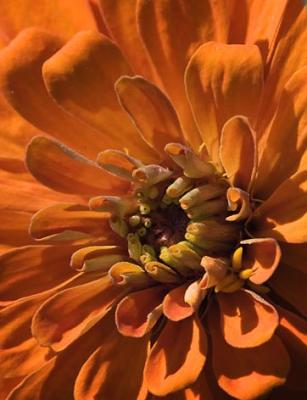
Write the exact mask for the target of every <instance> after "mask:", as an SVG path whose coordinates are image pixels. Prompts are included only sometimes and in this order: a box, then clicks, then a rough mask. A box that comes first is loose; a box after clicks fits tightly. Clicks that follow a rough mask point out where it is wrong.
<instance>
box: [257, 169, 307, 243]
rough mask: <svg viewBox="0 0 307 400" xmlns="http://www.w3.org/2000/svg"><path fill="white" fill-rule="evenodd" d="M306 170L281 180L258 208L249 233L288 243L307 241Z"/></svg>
mask: <svg viewBox="0 0 307 400" xmlns="http://www.w3.org/2000/svg"><path fill="white" fill-rule="evenodd" d="M306 192H307V170H305V171H301V172H298V173H296V174H294V175H293V176H291V178H289V179H287V180H286V181H284V182H283V183H282V184H281V185H280V186H278V188H277V189H276V190H275V191H274V192H273V194H272V195H271V196H270V197H269V198H268V199H267V200H266V201H265V202H264V203H263V204H261V205H260V207H259V208H257V210H256V212H255V214H254V216H253V220H252V231H253V233H255V234H256V236H260V237H272V238H275V239H277V240H281V241H284V242H289V243H304V242H306V241H307V195H306Z"/></svg>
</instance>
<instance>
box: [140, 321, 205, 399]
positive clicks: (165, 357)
mask: <svg viewBox="0 0 307 400" xmlns="http://www.w3.org/2000/svg"><path fill="white" fill-rule="evenodd" d="M206 353H207V338H206V334H205V331H204V330H203V327H202V325H201V323H200V321H199V320H198V319H197V317H196V318H193V317H190V318H186V319H184V320H182V321H180V322H172V321H167V323H166V325H165V327H164V328H163V330H162V332H161V333H160V335H159V337H158V339H157V342H156V343H155V344H154V346H153V347H152V349H151V351H150V354H149V356H148V359H147V361H146V365H145V370H144V377H145V380H146V385H147V387H148V389H149V391H150V392H152V393H153V394H155V395H158V396H165V395H166V394H168V393H170V392H173V391H176V390H179V389H183V388H184V387H186V386H188V385H190V384H192V383H193V382H195V381H196V379H197V378H198V376H199V374H200V372H201V370H202V368H203V366H204V363H205V360H206Z"/></svg>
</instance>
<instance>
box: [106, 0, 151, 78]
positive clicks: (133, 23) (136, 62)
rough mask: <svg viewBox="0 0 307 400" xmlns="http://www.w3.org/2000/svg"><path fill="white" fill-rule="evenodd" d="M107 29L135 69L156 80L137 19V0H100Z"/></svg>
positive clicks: (140, 73) (138, 72)
mask: <svg viewBox="0 0 307 400" xmlns="http://www.w3.org/2000/svg"><path fill="white" fill-rule="evenodd" d="M98 2H99V4H100V6H101V10H102V13H103V18H104V20H105V22H106V25H107V29H108V31H109V32H110V33H111V36H112V38H113V39H114V40H115V42H116V43H117V44H118V46H119V48H120V49H121V50H122V52H123V54H124V55H125V58H126V59H127V60H128V62H129V65H131V66H132V68H133V71H134V72H135V73H137V74H139V75H142V76H144V77H145V78H147V79H151V78H153V79H154V80H155V81H156V78H155V76H156V74H155V71H154V70H153V67H152V65H151V62H150V60H149V58H148V55H147V53H146V50H145V47H144V44H143V42H142V40H141V38H140V34H139V31H138V26H137V20H136V7H137V0H129V1H127V2H123V1H122V0H98Z"/></svg>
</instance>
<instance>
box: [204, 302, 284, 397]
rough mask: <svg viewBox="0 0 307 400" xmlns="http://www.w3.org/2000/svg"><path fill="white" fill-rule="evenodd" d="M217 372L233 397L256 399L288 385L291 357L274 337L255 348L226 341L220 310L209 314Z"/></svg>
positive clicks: (215, 369) (213, 357)
mask: <svg viewBox="0 0 307 400" xmlns="http://www.w3.org/2000/svg"><path fill="white" fill-rule="evenodd" d="M209 327H210V332H211V337H212V359H213V370H214V374H215V376H216V379H217V381H218V384H219V386H220V387H221V388H222V389H223V390H225V392H226V393H228V394H229V395H230V396H233V397H235V398H237V399H241V400H253V399H256V398H258V397H260V396H262V395H264V394H266V393H269V392H270V390H271V389H272V388H274V387H275V386H280V385H282V384H284V383H285V381H286V376H287V373H288V371H289V367H290V360H289V355H288V353H287V351H286V349H285V347H284V346H283V344H282V342H281V340H280V339H279V338H278V337H277V336H276V335H274V336H273V337H272V338H271V339H270V340H269V341H268V342H266V343H264V344H262V345H261V346H258V347H253V348H251V349H238V348H236V347H233V346H230V345H229V344H227V343H226V342H225V341H224V338H223V336H222V333H221V330H220V326H219V317H218V310H217V309H216V308H212V309H210V311H209Z"/></svg>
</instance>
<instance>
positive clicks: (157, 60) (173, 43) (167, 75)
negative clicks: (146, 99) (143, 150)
mask: <svg viewBox="0 0 307 400" xmlns="http://www.w3.org/2000/svg"><path fill="white" fill-rule="evenodd" d="M226 14H227V10H226V7H225V5H224V4H222V2H216V1H212V0H206V1H198V0H192V1H191V0H183V1H181V2H179V3H176V7H174V5H173V2H172V1H170V0H167V1H163V0H154V1H147V0H141V1H139V2H138V8H137V18H138V24H139V30H140V34H141V37H142V40H143V42H144V44H145V47H146V49H147V50H148V54H149V55H150V59H151V61H152V63H153V65H154V67H155V69H156V71H157V73H158V75H159V77H160V79H161V81H162V83H163V85H164V87H165V89H166V93H167V94H168V96H169V97H170V99H171V101H172V103H173V104H174V106H175V109H176V110H177V112H178V115H179V119H180V121H181V123H182V125H183V128H184V134H185V137H186V141H187V143H189V144H190V145H191V147H192V148H194V149H197V147H198V146H199V145H200V144H201V141H200V138H199V132H198V131H197V129H196V128H195V123H194V121H193V118H192V115H191V112H190V109H189V106H188V104H187V100H186V96H185V91H184V84H183V75H184V70H185V67H186V65H187V63H188V61H189V59H190V57H191V55H192V54H193V52H194V51H195V50H196V49H197V47H198V46H199V45H200V44H202V43H204V42H206V41H208V40H217V41H226V39H227V31H228V20H227V16H226ZM153 16H154V18H153ZM178 21H180V30H178Z"/></svg>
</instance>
